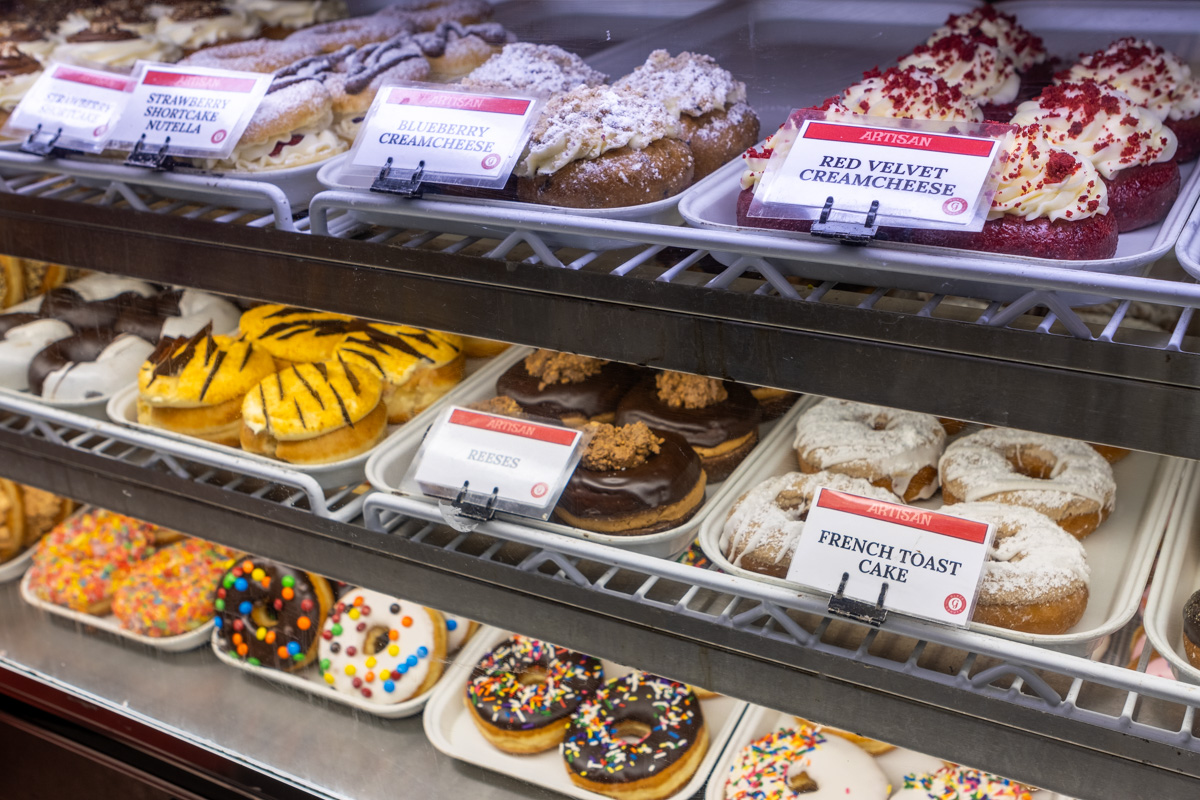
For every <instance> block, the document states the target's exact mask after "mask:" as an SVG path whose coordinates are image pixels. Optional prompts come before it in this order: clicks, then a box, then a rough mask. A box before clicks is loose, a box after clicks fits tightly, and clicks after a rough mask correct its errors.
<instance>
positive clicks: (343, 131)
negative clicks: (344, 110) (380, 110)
mask: <svg viewBox="0 0 1200 800" xmlns="http://www.w3.org/2000/svg"><path fill="white" fill-rule="evenodd" d="M366 116H367V112H365V111H362V112H355V113H353V114H347V115H346V116H344V117H341V118H339V119H337V120H336V121H334V123H333V132H334V133H336V134H337V135H338V136H339V137H341V139H342V141H344V142H346V144H354V139H355V138H356V137H357V136H358V132H359V131H360V130H362V124H363V120H364V119H366Z"/></svg>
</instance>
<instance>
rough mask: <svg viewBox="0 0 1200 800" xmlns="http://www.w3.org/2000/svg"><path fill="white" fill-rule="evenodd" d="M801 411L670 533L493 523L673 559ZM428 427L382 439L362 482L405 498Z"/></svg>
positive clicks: (512, 359) (485, 390)
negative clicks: (405, 481)
mask: <svg viewBox="0 0 1200 800" xmlns="http://www.w3.org/2000/svg"><path fill="white" fill-rule="evenodd" d="M529 352H530V351H529V349H528V348H524V347H520V348H518V347H513V348H510V349H509V350H508V351H507V352H505V353H503V354H502V355H500V356H498V357H497V358H496V361H497V364H496V369H497V371H496V372H495V373H494V377H495V378H499V377H500V375H501V374H503V372H504V371H505V370H507V369H508V368H509V367H510V366H512V365H513V364H515V363H516V362H517V361H520V360H521V359H522V358H524V357H525V356H527V355H528V354H529ZM495 395H496V385H495V381H494V380H493V381H492V383H489V384H483V383H477V384H474V385H473V386H472V387H471V388H470V389H464V390H463V391H462V393H460V394H459V395H458V396H457V397H456V398H455V399H454V401H453V402H454V403H458V404H463V403H474V402H478V401H480V400H486V399H488V398H489V397H494V396H495ZM807 405H808V402H806V400H805V399H803V398H802V399H800V400H798V401H797V402H796V405H795V406H793V407H792V409H791V410H790V411H788V412H787V414H785V415H784V416H782V417H780V418H779V419H777V420H773V421H771V422H764V423H762V424H761V425H760V426H759V435H760V437H761V441H760V442H759V444H758V446H757V447H756V448H754V450H753V451H752V452H751V453H750V455H749V456H747V457H746V460H745V461H743V462H742V463H741V464H739V465H738V467H737V468H736V469H735V470H734V471H733V473H732V474H731V475H730V477H729V478H727V479H726V480H724V481H720V482H718V483H711V484H708V485H707V486H706V487H705V490H704V498H705V499H704V505H702V506H701V507H700V509H699V510H698V511H697V512H696V514H695V515H694V516H692V518H691V519H689V520H688V521H687V522H685V523H683V524H682V525H679V526H678V527H675V528H671V529H670V530H666V531H660V532H659V533H646V534H640V535H632V536H614V535H612V534H606V533H596V532H595V531H588V530H584V529H583V528H575V527H572V526H570V525H563V524H562V523H559V522H542V521H541V520H536V519H526V518H524V517H509V516H508V515H505V514H497V517H498V518H501V519H509V520H511V521H513V522H516V523H519V524H521V525H525V526H528V527H531V528H537V529H539V530H544V531H550V532H551V533H559V534H562V535H564V536H575V537H577V538H580V539H588V540H590V541H593V542H599V543H600V544H607V545H610V546H612V547H620V548H622V549H625V550H632V551H633V552H636V553H643V554H645V555H650V556H658V557H660V558H674V557H675V556H678V555H679V554H680V553H682V552H684V551H685V550H687V548H688V547H689V546H690V545H691V544H692V542H693V541H695V538H696V532H697V530H698V529H699V527H700V524H701V523H702V522H703V521H704V518H705V517H706V516H707V514H708V512H709V509H711V508H714V507H716V505H717V502H718V500H719V499H720V498H721V497H724V495H725V487H727V486H729V485H730V484H731V483H733V479H734V478H735V477H737V475H739V474H740V473H741V472H742V471H743V470H745V469H748V468H749V467H750V465H752V464H753V463H754V460H755V459H756V458H757V455H758V453H759V452H760V451H762V450H765V449H766V448H767V446H768V445H769V443H770V442H771V441H772V437H774V436H775V435H776V433H777V432H778V431H781V430H784V431H786V430H788V429H790V428H791V427H792V425H793V424H794V421H795V417H796V414H798V413H799V411H800V409H802V408H804V407H806V406H807ZM430 422H431V420H426V421H425V422H424V424H423V426H421V427H418V426H415V425H409V426H408V428H407V429H406V430H403V431H401V432H400V433H399V434H398V435H396V436H395V437H392V438H390V439H388V441H387V443H386V445H385V446H381V447H380V448H379V449H378V450H376V451H375V453H374V454H373V455H372V456H371V458H370V460H369V461H368V462H367V480H368V481H369V482H370V483H371V485H372V486H373V487H375V488H376V489H378V490H379V491H381V492H388V493H390V494H406V493H405V492H403V491H401V490H400V484H401V482H402V481H403V479H404V476H405V474H406V473H407V472H408V468H409V467H410V466H411V465H412V460H413V458H414V457H416V454H417V450H418V449H419V448H420V447H421V441H422V440H423V439H424V438H425V430H426V428H427V427H428V425H429V423H430ZM413 497H414V499H417V500H420V501H421V502H423V503H426V504H427V505H429V506H430V507H431V508H437V507H438V505H439V503H440V502H441V501H439V500H437V499H436V498H432V497H426V496H424V495H413Z"/></svg>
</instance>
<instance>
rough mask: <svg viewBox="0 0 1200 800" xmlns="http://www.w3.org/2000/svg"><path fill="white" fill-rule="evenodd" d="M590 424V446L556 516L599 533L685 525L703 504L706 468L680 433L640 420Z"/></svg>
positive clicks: (567, 488)
mask: <svg viewBox="0 0 1200 800" xmlns="http://www.w3.org/2000/svg"><path fill="white" fill-rule="evenodd" d="M588 428H589V429H592V430H593V434H592V439H591V441H590V442H589V444H588V450H587V452H586V453H585V454H584V457H583V459H582V460H581V461H580V464H579V466H578V467H577V468H576V470H575V473H574V474H573V475H572V476H571V480H570V481H569V482H568V483H567V487H566V489H564V490H563V494H562V497H561V498H560V499H559V501H558V507H557V508H556V509H555V515H556V516H557V517H558V518H559V519H560V520H562V521H564V522H566V523H567V524H569V525H574V526H575V527H578V528H584V529H586V530H591V531H598V532H601V533H613V534H623V535H628V534H642V533H656V532H658V531H665V530H669V529H671V528H674V527H677V526H679V525H681V524H683V523H684V522H686V521H687V520H688V519H690V518H691V517H692V515H693V514H695V513H696V511H697V509H699V508H700V506H701V505H702V504H703V502H704V487H705V484H706V480H705V475H704V469H703V468H702V467H701V464H700V457H699V456H698V455H696V451H695V450H693V449H692V448H691V447H690V446H689V445H688V443H687V440H686V439H684V438H683V437H682V436H680V435H678V434H675V433H667V432H657V433H652V432H651V431H650V430H649V429H648V428H646V427H645V426H644V425H634V426H629V429H618V428H614V427H613V426H611V425H599V424H595V423H593V424H591V425H588Z"/></svg>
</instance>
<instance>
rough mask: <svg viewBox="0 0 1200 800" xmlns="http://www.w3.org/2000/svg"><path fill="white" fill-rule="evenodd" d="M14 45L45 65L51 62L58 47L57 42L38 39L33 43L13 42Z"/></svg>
mask: <svg viewBox="0 0 1200 800" xmlns="http://www.w3.org/2000/svg"><path fill="white" fill-rule="evenodd" d="M13 44H15V45H16V46H17V49H18V50H20V51H21V52H22V53H24V54H25V55H27V56H29V57H30V58H36V59H37V60H38V61H40V62H41V63H43V64H45V63H46V62H47V61H49V60H50V54H51V53H53V52H54V48H55V47H58V43H57V42H52V41H50V40H49V39H36V40H34V41H32V42H13Z"/></svg>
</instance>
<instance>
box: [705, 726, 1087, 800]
mask: <svg viewBox="0 0 1200 800" xmlns="http://www.w3.org/2000/svg"><path fill="white" fill-rule="evenodd" d="M794 727H796V718H795V717H793V716H792V715H791V714H785V713H783V712H781V711H772V710H771V709H769V708H765V707H763V706H755V705H752V706H750V707H749V708H747V709H746V713H745V714H743V715H742V721H741V722H739V723H738V726H737V729H736V730H734V732H733V736H731V737H730V738H729V747H727V748H725V753H724V754H723V755H722V756H721V760H720V761H718V762H717V766H716V769H714V770H713V773H712V777H711V778H710V779H709V781H708V786H706V787H705V791H704V800H725V781H726V779H727V777H728V775H729V771H730V769H731V768H732V767H733V762H734V761H735V760H736V759H737V757H738V754H739V753H740V752H741V750H742V748H744V747H746V745H748V744H750V743H751V742H753V741H754V740H756V739H759V738H761V737H763V736H766V735H767V734H768V733H772V732H774V731H777V730H779V729H780V728H794ZM827 735H829V736H832V735H833V734H827ZM945 763H946V762H944V761H942V760H941V759H937V758H934V757H933V756H927V755H924V754H922V753H918V752H917V751H915V750H908V749H906V748H903V747H897V748H895V749H893V750H889V751H888V752H886V753H882V754H880V755H877V756H875V765H876V766H878V767H879V769H880V770H881V771H882V772H883V773H884V774H885V775H886V776H887V777H888V780H890V781H891V784H892V791H893V792H895V791H898V790H899V788H900V787H901V786H902V785H903V780H904V776H905V775H907V774H909V773H913V772H918V773H921V772H929V771H932V770H936V769H940V768H941V767H942V766H943V765H944V764H945ZM847 794H848V795H849V790H847ZM1031 800H1071V798H1069V797H1066V796H1065V795H1061V794H1056V793H1054V792H1047V791H1041V790H1039V791H1037V792H1034V793H1033V796H1032V799H1031Z"/></svg>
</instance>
